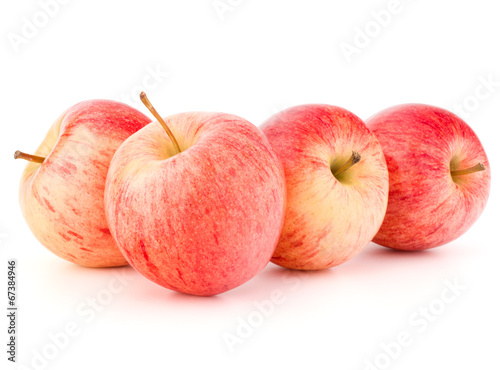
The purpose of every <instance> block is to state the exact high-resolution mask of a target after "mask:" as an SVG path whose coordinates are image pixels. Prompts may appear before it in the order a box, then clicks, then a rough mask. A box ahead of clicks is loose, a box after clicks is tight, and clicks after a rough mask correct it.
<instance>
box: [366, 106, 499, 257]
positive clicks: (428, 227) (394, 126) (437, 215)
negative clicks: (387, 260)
mask: <svg viewBox="0 0 500 370" xmlns="http://www.w3.org/2000/svg"><path fill="white" fill-rule="evenodd" d="M367 124H368V126H369V127H370V128H371V129H372V130H373V132H374V133H375V134H376V135H377V137H378V139H379V141H380V143H381V144H382V147H383V149H384V153H385V156H386V159H387V164H388V168H389V173H390V176H389V178H390V193H389V204H388V208H387V213H386V216H385V219H384V222H383V224H382V227H381V228H380V230H379V232H378V234H377V235H376V237H375V238H374V242H376V243H378V244H381V245H384V246H387V247H391V248H395V249H402V250H421V249H428V248H433V247H437V246H440V245H443V244H446V243H449V242H451V241H452V240H454V239H456V238H457V237H459V236H460V235H462V234H463V233H464V232H465V231H466V230H467V229H469V227H470V226H471V225H472V224H473V223H474V222H475V220H477V218H478V217H479V215H480V214H481V212H482V210H483V209H484V207H485V205H486V201H487V199H488V194H489V188H490V176H491V175H490V170H489V162H488V159H487V157H486V153H485V152H484V149H483V148H482V145H481V143H480V141H479V139H478V138H477V136H476V135H475V133H474V132H473V131H472V129H471V128H470V127H469V126H468V125H467V124H466V123H465V122H464V121H463V120H461V119H460V118H459V117H457V116H456V115H454V114H452V113H451V112H447V111H445V110H444V109H441V108H437V107H432V106H427V105H421V104H408V105H402V106H396V107H392V108H389V109H386V110H384V111H382V112H380V113H378V114H376V115H375V116H373V117H371V118H370V119H369V120H368V121H367ZM452 160H456V161H457V163H460V169H465V168H469V167H472V166H474V165H475V164H477V163H478V162H480V163H483V164H484V165H485V167H486V170H485V171H481V172H477V173H472V174H469V175H464V176H460V179H455V180H456V181H454V179H453V178H452V176H451V174H450V163H451V162H452Z"/></svg>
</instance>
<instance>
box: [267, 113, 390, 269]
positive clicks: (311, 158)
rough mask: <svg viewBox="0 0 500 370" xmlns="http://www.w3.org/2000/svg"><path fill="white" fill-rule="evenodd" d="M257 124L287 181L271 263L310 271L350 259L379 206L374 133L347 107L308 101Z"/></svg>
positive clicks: (383, 172)
mask: <svg viewBox="0 0 500 370" xmlns="http://www.w3.org/2000/svg"><path fill="white" fill-rule="evenodd" d="M262 129H263V131H264V134H265V135H266V136H267V138H268V139H269V142H270V143H271V146H272V147H273V149H274V151H275V152H276V153H277V155H278V157H279V158H280V160H281V162H282V164H283V167H284V170H285V178H286V184H287V203H286V212H285V223H284V226H283V231H282V234H281V237H280V240H279V242H278V245H277V247H276V251H275V253H274V255H273V257H272V259H271V261H272V262H274V263H275V264H277V265H280V266H283V267H287V268H291V269H298V270H318V269H325V268H329V267H332V266H335V265H339V264H341V263H343V262H346V261H347V260H349V259H351V258H352V257H354V256H355V255H356V254H357V253H359V252H360V251H361V250H362V249H363V248H364V247H365V246H366V245H367V244H369V243H370V241H371V240H372V238H373V236H374V235H375V234H376V233H377V231H378V229H379V227H380V224H381V223H382V220H383V219H384V213H385V209H386V205H387V197H388V186H389V183H388V173H387V166H386V163H385V160H384V154H383V152H382V148H381V146H380V144H379V142H378V141H377V139H376V138H375V136H374V135H373V134H372V133H371V132H370V131H369V130H368V128H367V127H366V126H365V124H364V123H363V121H362V120H361V119H360V118H358V117H357V116H355V115H354V114H352V113H351V112H349V111H347V110H345V109H342V108H339V107H335V106H330V105H314V104H311V105H302V106H297V107H292V108H289V109H286V110H284V111H282V112H280V113H278V114H276V115H274V116H272V117H271V118H270V119H269V120H267V121H266V122H265V123H264V124H263V127H262Z"/></svg>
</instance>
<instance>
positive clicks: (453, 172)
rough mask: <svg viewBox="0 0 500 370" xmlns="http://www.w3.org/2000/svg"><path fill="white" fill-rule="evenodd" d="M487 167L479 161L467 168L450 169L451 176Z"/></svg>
mask: <svg viewBox="0 0 500 370" xmlns="http://www.w3.org/2000/svg"><path fill="white" fill-rule="evenodd" d="M485 169H486V167H485V166H484V164H482V163H478V164H476V165H475V166H472V167H469V168H466V169H465V170H450V173H451V176H461V175H469V174H471V173H474V172H478V171H484V170H485Z"/></svg>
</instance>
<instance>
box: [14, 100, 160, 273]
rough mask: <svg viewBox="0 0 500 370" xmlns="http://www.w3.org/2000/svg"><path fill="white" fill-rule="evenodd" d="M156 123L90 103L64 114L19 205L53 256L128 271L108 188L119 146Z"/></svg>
mask: <svg viewBox="0 0 500 370" xmlns="http://www.w3.org/2000/svg"><path fill="white" fill-rule="evenodd" d="M150 121H151V120H150V119H148V117H146V116H145V115H143V114H142V113H140V112H139V111H137V110H135V109H134V108H132V107H129V106H128V105H125V104H122V103H118V102H113V101H109V100H89V101H84V102H81V103H79V104H76V105H74V106H73V107H71V108H69V109H68V110H67V111H65V112H64V113H63V114H62V115H61V116H60V117H59V118H58V119H57V120H56V121H55V122H54V124H53V125H52V127H51V129H50V131H49V132H48V134H47V136H46V137H45V140H44V141H43V142H42V144H41V145H40V147H39V148H38V149H37V151H36V152H35V153H34V154H35V155H38V156H42V157H46V159H45V161H44V162H43V163H42V164H38V163H32V162H29V163H28V165H27V166H26V169H25V171H24V173H23V175H22V179H21V184H20V192H19V200H20V205H21V209H22V212H23V216H24V218H25V219H26V222H27V223H28V225H29V227H30V229H31V231H32V232H33V234H34V235H35V237H36V238H37V239H38V240H39V241H40V242H41V243H42V244H43V245H44V246H45V247H46V248H47V249H49V250H50V251H51V252H53V253H54V254H56V255H57V256H59V257H61V258H64V259H65V260H67V261H70V262H74V263H76V264H79V265H82V266H89V267H107V266H121V265H126V264H127V261H126V259H125V258H124V257H123V255H122V254H121V252H120V250H119V249H118V247H117V245H116V243H115V241H114V240H113V237H112V236H111V233H110V232H109V229H108V225H107V221H106V215H105V213H104V186H105V183H106V174H107V172H108V167H109V163H110V162H111V158H112V156H113V154H114V152H115V150H116V149H117V148H118V147H119V146H120V144H121V143H122V142H123V141H124V140H125V139H126V138H127V137H129V136H130V135H131V134H133V133H134V132H136V131H137V130H139V129H140V128H142V127H144V126H145V125H146V124H148V123H149V122H150Z"/></svg>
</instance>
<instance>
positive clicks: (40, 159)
mask: <svg viewBox="0 0 500 370" xmlns="http://www.w3.org/2000/svg"><path fill="white" fill-rule="evenodd" d="M18 158H21V159H24V160H27V161H30V162H35V163H43V161H44V160H45V157H39V156H37V155H32V154H26V153H23V152H20V151H19V150H16V152H15V153H14V159H18Z"/></svg>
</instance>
